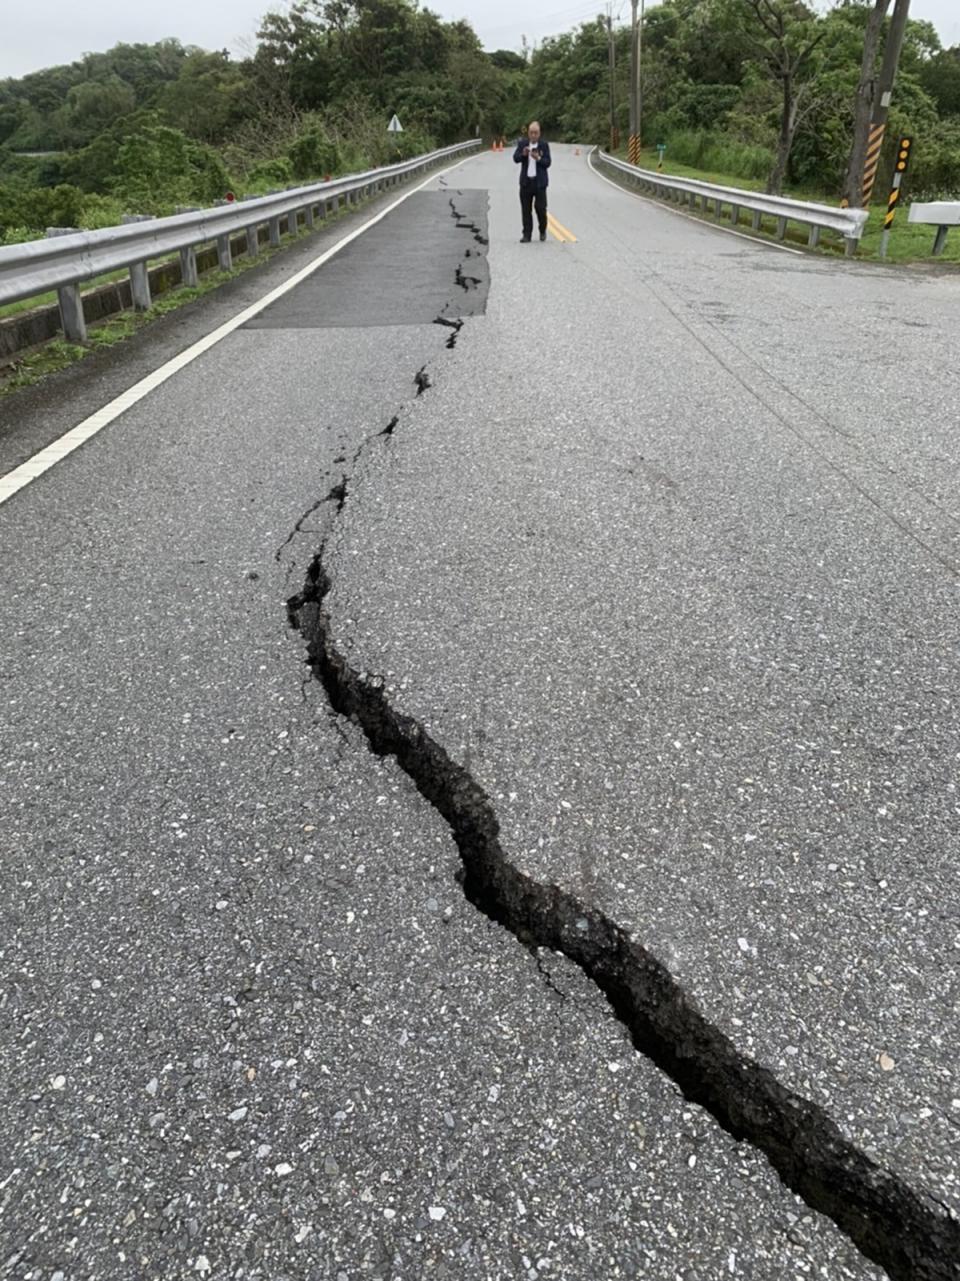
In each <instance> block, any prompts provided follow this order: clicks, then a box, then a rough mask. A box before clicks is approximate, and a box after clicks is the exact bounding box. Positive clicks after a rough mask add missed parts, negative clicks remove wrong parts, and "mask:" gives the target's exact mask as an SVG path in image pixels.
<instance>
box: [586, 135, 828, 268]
mask: <svg viewBox="0 0 960 1281" xmlns="http://www.w3.org/2000/svg"><path fill="white" fill-rule="evenodd" d="M587 164H588V165H589V166H590V168H591V169H592V170H593V172H594V174H595V175H596V177H598V178H599V179H600V181H601V182H605V183H607V184H608V185H609V186H611V187H616V189H617V191H622V192H623V194H624V195H625V196H635V197H636V198H637V199H638V200H645V201H646V202H647V204H648V205H655V206H656V208H657V209H663V210H665V212H667V213H672V214H676V215H677V217H678V218H686V220H687V222H695V223H696V224H697V226H698V227H707V228H709V230H711V231H722V232H724V233H725V234H726V235H728V236H736V237H737V238H738V239H739V240H749V242H750V244H751V245H759V246H760V248H761V249H779V251H780V252H781V253H783V254H797V255H798V257H800V258H803V257H805V254H804V252H803V250H802V249H793V248H791V247H790V245H778V244H775V243H774V241H772V240H763V239H761V238H760V236H748V235H747V233H746V232H745V231H737V230H736V229H735V228H734V227H725V226H724V225H723V223H722V222H711V221H710V220H709V219H707V218H698V217H697V216H696V214H690V213H686V212H685V211H684V210H683V209H676V208H674V206H673V205H665V204H664V203H663V201H662V200H657V199H656V197H655V196H645V195H644V194H643V192H642V191H631V190H630V188H629V187H622V186H621V185H620V183H619V182H614V181H613V179H612V178H608V177H607V176H606V174H602V173H601V172H600V170H599V169H598V168H597V166H596V165H595V164H594V163H593V153H592V152H591V153H590V154H589V155H588V156H587Z"/></svg>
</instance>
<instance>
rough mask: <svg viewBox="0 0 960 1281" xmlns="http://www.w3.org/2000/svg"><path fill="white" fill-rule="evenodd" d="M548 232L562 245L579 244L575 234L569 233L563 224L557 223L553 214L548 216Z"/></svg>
mask: <svg viewBox="0 0 960 1281" xmlns="http://www.w3.org/2000/svg"><path fill="white" fill-rule="evenodd" d="M547 230H548V231H549V232H550V234H551V236H554V237H555V238H556V239H557V240H559V241H560V243H561V244H566V245H575V244H576V243H577V238H576V236H575V235H574V234H573V232H572V231H568V230H567V228H566V227H565V226H564V225H563V223H562V222H557V220H556V218H554V216H553V214H552V213H548V214H547Z"/></svg>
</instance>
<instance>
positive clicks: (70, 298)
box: [47, 227, 87, 342]
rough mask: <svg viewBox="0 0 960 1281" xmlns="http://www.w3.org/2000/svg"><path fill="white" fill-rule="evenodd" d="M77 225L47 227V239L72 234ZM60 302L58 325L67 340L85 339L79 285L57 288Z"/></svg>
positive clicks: (77, 229) (78, 340)
mask: <svg viewBox="0 0 960 1281" xmlns="http://www.w3.org/2000/svg"><path fill="white" fill-rule="evenodd" d="M79 230H80V228H79V227H48V228H47V239H48V240H52V239H53V237H54V236H74V235H76V234H77V233H78V232H79ZM57 302H58V303H59V304H60V325H61V328H62V329H63V336H64V338H66V340H67V342H86V341H87V322H86V319H85V317H84V314H83V296H82V294H81V293H80V286H79V285H63V286H62V287H61V288H60V289H58V290H57Z"/></svg>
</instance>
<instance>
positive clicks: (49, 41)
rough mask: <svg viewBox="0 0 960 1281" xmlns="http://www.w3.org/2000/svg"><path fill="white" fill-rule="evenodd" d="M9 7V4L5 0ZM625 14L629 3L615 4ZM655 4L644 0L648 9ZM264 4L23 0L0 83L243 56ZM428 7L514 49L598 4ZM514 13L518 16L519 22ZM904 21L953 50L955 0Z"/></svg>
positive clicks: (495, 1) (957, 24)
mask: <svg viewBox="0 0 960 1281" xmlns="http://www.w3.org/2000/svg"><path fill="white" fill-rule="evenodd" d="M11 2H12V0H11ZM614 2H615V6H616V7H617V8H620V9H621V11H622V13H624V14H626V15H627V16H629V12H630V4H629V0H614ZM652 2H654V0H651V3H652ZM284 7H285V5H284V3H274V4H271V3H270V0H230V3H210V0H207V2H206V3H202V2H201V3H197V0H136V3H131V2H130V0H83V3H81V4H78V3H77V0H28V3H25V4H19V5H17V15H16V19H15V20H14V21H9V20H8V21H6V22H5V23H4V24H3V26H4V31H3V41H2V43H0V78H2V77H4V76H21V75H23V74H24V73H25V72H27V71H36V70H38V69H39V68H41V67H50V66H55V65H56V64H58V63H61V62H72V61H73V60H74V59H75V58H77V57H79V56H80V54H82V53H86V52H88V51H93V50H102V49H109V48H110V46H111V45H114V44H117V43H118V42H119V41H125V42H128V43H133V42H135V41H147V42H152V41H154V40H162V39H163V38H164V37H165V36H176V37H177V38H178V39H179V40H182V41H183V43H184V44H198V45H202V46H203V47H204V48H207V49H222V48H224V47H226V48H228V49H231V50H232V51H233V52H234V53H237V54H242V53H243V52H244V51H245V49H249V48H250V46H251V45H252V43H253V37H254V34H255V32H256V30H257V23H258V20H259V18H260V17H261V15H262V14H263V13H265V12H266V11H267V10H268V9H270V8H274V9H283V8H284ZM426 7H427V8H430V9H433V10H434V11H435V12H437V13H440V14H442V16H443V17H445V18H468V19H469V20H470V21H471V23H472V24H473V26H474V28H475V29H476V31H477V33H478V34H479V36H480V38H481V39H482V40H483V42H484V44H485V46H486V47H487V48H488V49H519V48H520V42H521V37H522V36H524V35H525V36H526V37H527V39H528V40H529V41H530V42H531V44H532V43H533V42H534V41H537V40H542V39H543V37H544V36H549V35H556V34H557V33H558V32H561V31H566V30H568V29H569V28H570V27H573V26H576V25H577V23H579V22H583V21H586V20H588V19H590V18H592V17H593V16H594V15H595V14H596V13H598V12H599V11H600V10H601V9H604V8H605V3H604V0H585V2H583V3H580V4H577V3H572V2H571V3H569V4H564V0H525V2H524V3H523V4H518V3H517V0H433V2H432V3H431V2H429V0H428V3H427V5H426ZM518 15H519V16H518ZM911 15H912V16H913V17H915V18H927V19H929V20H930V21H931V22H933V23H934V24H935V25H936V27H937V29H938V30H939V32H940V37H941V39H942V40H943V42H944V44H946V45H956V44H960V11H958V0H913V4H912V5H911Z"/></svg>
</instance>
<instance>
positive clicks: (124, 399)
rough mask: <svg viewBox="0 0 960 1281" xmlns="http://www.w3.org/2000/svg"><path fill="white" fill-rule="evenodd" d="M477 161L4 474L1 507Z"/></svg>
mask: <svg viewBox="0 0 960 1281" xmlns="http://www.w3.org/2000/svg"><path fill="white" fill-rule="evenodd" d="M472 159H473V157H472V156H465V157H464V159H463V160H458V161H457V163H456V164H455V165H449V166H448V167H447V168H446V169H441V170H439V172H437V173H432V174H431V175H430V176H429V177H428V178H425V179H424V180H423V182H421V183H418V184H417V186H416V187H411V189H410V190H409V191H405V192H404V193H403V195H402V196H400V197H399V198H398V199H397V200H395V201H394V202H393V203H392V204H390V205H388V206H387V207H386V209H382V210H381V211H380V213H378V214H375V215H374V216H373V217H372V218H368V219H367V221H366V222H365V223H363V225H362V226H360V227H357V228H356V229H355V230H354V231H351V232H350V233H349V234H348V235H346V236H344V237H343V239H342V240H338V241H337V243H336V244H335V245H333V246H331V248H329V249H326V250H324V252H323V253H322V254H320V255H318V257H316V258H314V259H313V261H312V262H309V263H307V265H306V267H302V268H301V269H300V271H298V272H296V273H295V275H293V276H291V277H290V279H289V280H286V281H284V283H283V284H282V285H278V286H277V287H276V288H275V289H271V290H270V292H269V293H268V294H264V296H263V297H262V298H261V299H260V300H259V302H255V303H252V304H251V305H250V306H249V307H245V308H244V310H243V311H241V312H238V313H237V315H236V316H234V317H233V318H232V319H231V320H228V321H226V322H225V323H224V324H222V325H221V326H220V327H219V328H218V329H214V331H213V332H212V333H209V334H207V335H206V337H204V338H201V339H199V340H198V341H197V342H195V343H194V344H193V346H192V347H188V348H187V349H186V351H182V352H181V353H180V354H179V356H174V357H173V359H172V360H168V361H167V362H166V364H164V365H161V366H160V368H159V369H155V370H154V371H153V373H152V374H147V376H146V377H145V378H141V379H140V381H139V382H138V383H134V385H133V386H132V387H128V388H127V390H126V391H124V392H121V393H120V395H119V396H117V397H116V398H115V399H114V400H111V401H110V403H109V404H107V405H104V406H103V408H102V409H98V410H97V411H96V412H95V413H93V414H91V415H90V416H89V417H88V418H85V419H84V420H83V422H81V423H78V424H77V425H76V427H71V428H70V430H69V431H66V432H64V434H63V435H62V436H59V437H58V438H57V439H56V440H55V441H53V442H52V443H51V444H49V445H47V446H46V448H45V449H41V450H40V451H39V452H38V453H36V454H34V455H33V457H32V458H28V459H27V461H26V462H25V463H21V464H20V466H19V467H14V469H13V471H9V472H7V473H6V475H4V476H0V507H2V506H3V504H4V503H5V502H6V501H7V499H8V498H12V497H13V495H14V494H16V493H19V492H20V490H21V489H25V488H26V486H27V485H29V484H31V482H32V481H35V480H36V479H37V478H38V477H39V476H42V475H43V473H44V472H46V471H49V470H50V468H51V467H55V466H56V465H57V463H59V462H62V461H63V459H64V458H66V457H67V456H68V455H69V454H72V453H73V451H74V450H75V449H79V448H80V446H81V445H83V444H86V442H87V441H88V440H90V438H91V437H92V436H96V434H97V432H100V431H103V429H104V427H107V426H109V424H110V423H112V422H114V421H115V420H116V419H117V418H119V417H120V415H121V414H124V413H126V411H127V410H128V409H131V408H132V407H133V406H134V405H135V404H137V402H138V401H141V400H143V398H144V397H145V396H149V394H150V392H152V391H156V389H157V388H158V387H160V386H162V385H163V383H165V382H166V381H167V380H168V379H169V378H172V377H173V376H174V374H178V373H179V372H180V370H181V369H186V367H187V365H190V364H192V363H193V362H194V361H195V360H196V359H197V358H198V357H199V356H202V355H203V354H204V353H205V352H208V351H209V350H210V348H211V347H215V346H216V345H217V343H219V342H222V341H223V339H224V338H227V337H229V336H230V334H232V333H234V332H235V331H236V330H237V329H240V328H241V327H242V326H243V325H245V324H246V323H247V321H248V320H251V319H252V318H253V317H254V316H256V315H259V313H260V312H261V311H263V310H264V308H265V307H269V306H270V304H271V303H273V302H276V301H277V299H278V298H282V297H283V296H284V294H288V293H289V292H290V291H291V289H295V288H296V287H297V285H299V284H301V283H302V282H303V281H304V280H306V279H307V277H308V276H312V275H313V273H314V272H315V271H318V270H319V269H320V268H321V267H322V266H323V264H324V263H325V262H329V261H330V259H331V258H333V257H334V255H335V254H338V253H339V252H340V251H341V249H345V248H346V247H347V245H349V244H351V243H352V242H353V241H354V240H356V239H357V238H358V237H359V236H362V235H363V234H364V232H366V231H369V230H370V228H371V227H374V226H376V224H377V223H378V222H382V221H383V219H384V218H386V216H387V215H388V214H391V213H393V211H394V209H397V208H398V207H399V206H400V205H402V204H403V203H404V201H405V200H409V199H410V197H411V196H415V195H416V194H417V192H418V191H422V190H423V188H424V187H427V186H429V185H430V183H431V182H435V181H436V180H437V178H441V177H442V176H443V175H444V174H447V173H452V172H453V170H454V169H459V168H460V166H461V165H464V164H466V162H467V161H468V160H472Z"/></svg>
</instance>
